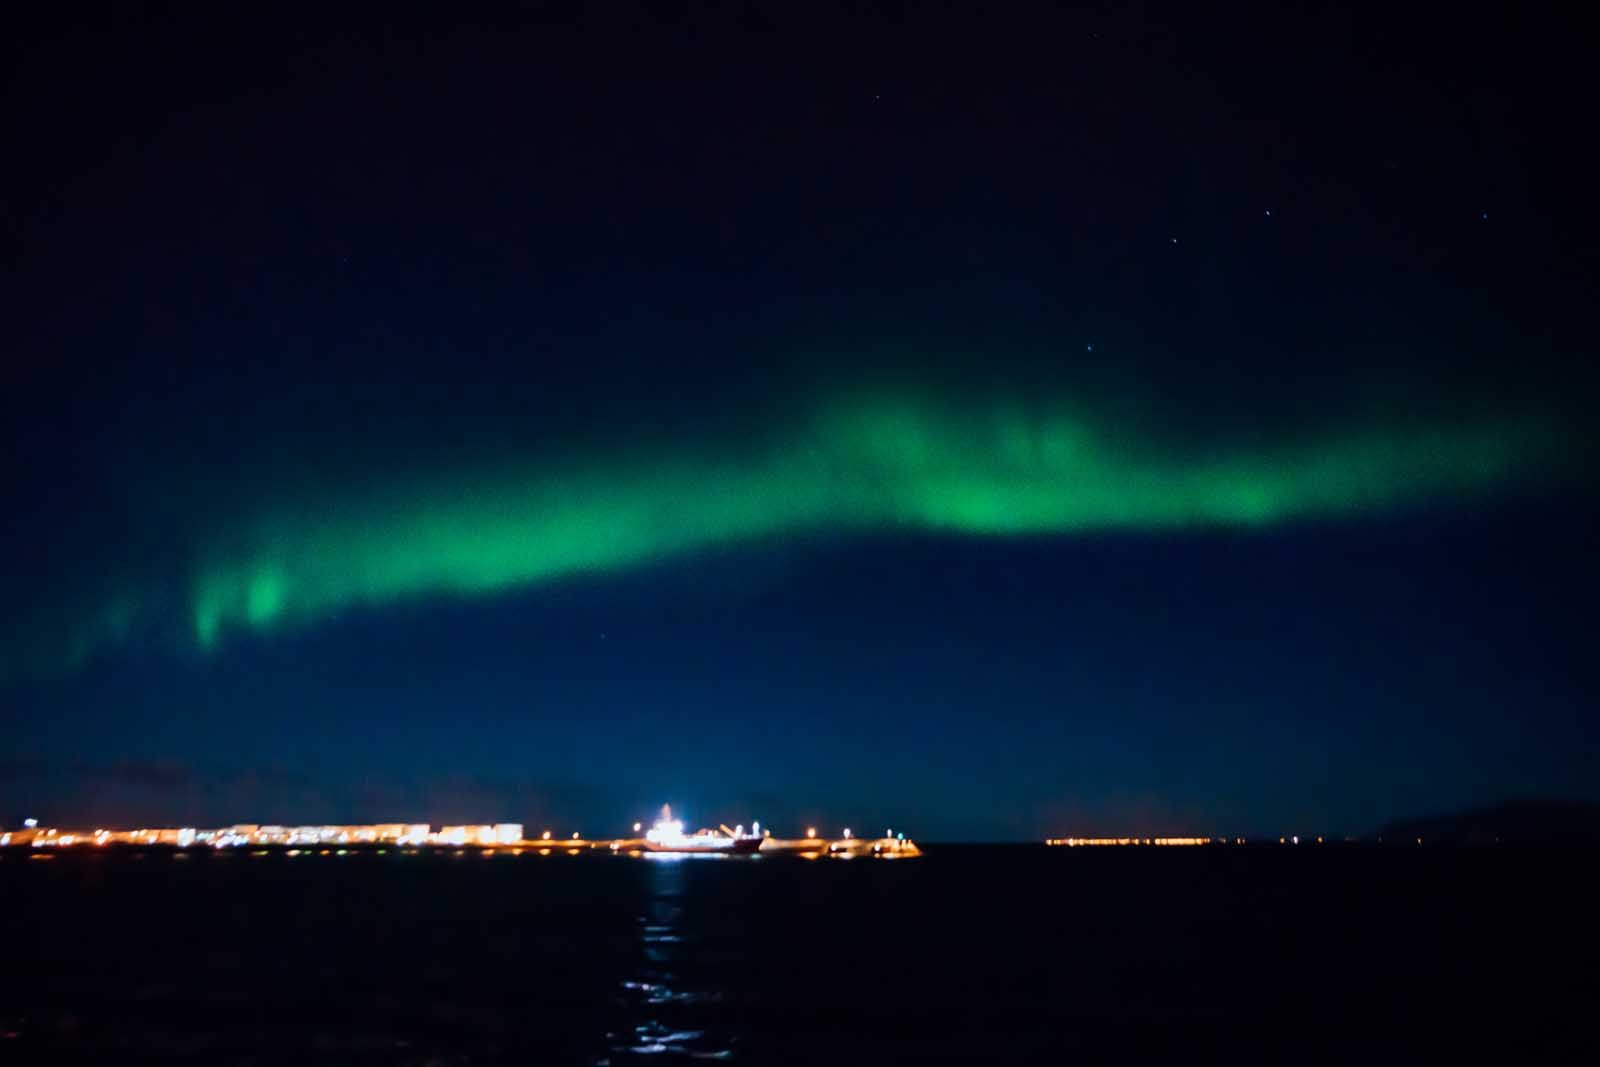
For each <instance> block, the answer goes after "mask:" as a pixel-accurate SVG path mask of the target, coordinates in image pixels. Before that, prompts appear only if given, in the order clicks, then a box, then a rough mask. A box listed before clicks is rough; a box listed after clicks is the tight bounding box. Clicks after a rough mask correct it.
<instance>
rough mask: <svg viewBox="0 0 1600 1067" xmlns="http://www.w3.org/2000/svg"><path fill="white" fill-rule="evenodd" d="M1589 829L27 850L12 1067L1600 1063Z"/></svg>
mask: <svg viewBox="0 0 1600 1067" xmlns="http://www.w3.org/2000/svg"><path fill="white" fill-rule="evenodd" d="M1592 857H1593V853H1592V852H1591V851H1586V850H1559V849H1546V850H1523V849H1498V848H1484V849H1446V848H1406V847H1396V846H1379V847H1356V846H1339V847H1335V846H1325V847H1321V848H1316V847H1307V846H1301V847H1299V848H1273V847H1261V848H1237V847H1229V848H1207V849H1104V850H1101V849H1072V850H1068V849H1045V848H1043V847H1027V846H1016V847H961V846H949V847H943V848H941V847H937V846H935V847H932V848H930V849H929V851H928V854H927V855H926V856H925V857H923V858H921V859H918V860H910V861H900V862H873V861H868V860H855V861H849V862H839V861H832V862H830V861H821V862H807V861H804V860H800V859H796V858H791V857H783V856H777V857H773V856H766V857H761V858H759V859H756V860H754V861H741V860H730V859H687V860H678V861H669V862H660V861H651V860H636V859H628V858H626V857H617V856H611V855H600V854H593V855H591V854H584V855H581V856H576V857H570V856H567V855H564V854H561V853H556V854H554V855H551V856H548V857H542V856H538V855H536V854H533V853H527V854H524V855H521V856H512V855H509V854H507V853H505V852H501V853H499V854H496V855H494V856H491V857H485V856H482V855H479V854H478V853H476V852H473V851H468V852H466V853H464V854H460V855H457V854H453V853H445V854H436V855H402V854H399V853H395V852H391V853H388V854H385V855H378V854H375V853H366V854H362V853H352V854H350V855H347V856H337V855H331V856H326V857H323V856H316V855H305V856H299V857H295V858H290V857H288V856H285V855H283V854H281V853H277V854H272V855H265V856H252V855H250V854H248V853H243V852H234V853H229V854H227V855H216V854H211V853H206V852H199V851H197V852H196V853H195V854H193V855H191V856H189V857H187V858H181V859H180V858H174V856H173V855H172V854H169V853H154V852H153V853H148V854H145V855H142V856H139V855H133V854H118V855H111V854H79V855H61V856H58V857H57V858H55V859H52V860H48V861H34V860H30V859H29V858H28V856H27V855H26V854H18V853H15V852H12V853H9V854H6V855H5V856H4V858H3V859H0V915H3V917H0V936H3V941H4V955H5V963H4V964H3V967H0V972H3V978H0V1035H3V1036H0V1063H25V1062H76V1061H83V1062H88V1061H94V1062H109V1063H121V1062H131V1061H140V1062H195V1063H202V1062H203V1063H211V1062H230V1063H297V1064H313V1063H314V1064H322V1063H328V1064H333V1063H339V1064H366V1063H373V1064H378V1063H384V1064H388V1063H396V1064H467V1063H471V1064H494V1063H555V1064H561V1063H573V1064H599V1063H610V1064H625V1063H663V1062H699V1061H704V1062H733V1063H816V1064H832V1063H906V1062H930V1061H931V1062H946V1063H968V1062H974V1063H976V1062H1061V1061H1064V1060H1066V1059H1069V1058H1073V1059H1080V1060H1081V1059H1089V1060H1094V1061H1103V1060H1112V1059H1115V1060H1118V1061H1121V1062H1162V1063H1170V1062H1177V1061H1183V1060H1196V1061H1199V1058H1200V1057H1202V1056H1206V1057H1209V1056H1213V1055H1223V1056H1227V1057H1228V1058H1229V1059H1232V1060H1235V1061H1240V1060H1244V1061H1262V1060H1269V1059H1270V1060H1273V1061H1282V1060H1287V1059H1291V1058H1292V1059H1294V1060H1297V1061H1303V1060H1306V1059H1314V1060H1331V1061H1344V1062H1348V1061H1349V1060H1352V1059H1356V1058H1361V1059H1365V1060H1373V1059H1376V1060H1379V1061H1383V1062H1389V1061H1395V1060H1401V1059H1406V1060H1411V1059H1417V1058H1424V1059H1427V1060H1428V1061H1430V1062H1433V1061H1436V1060H1437V1059H1438V1058H1439V1057H1441V1056H1449V1057H1452V1058H1455V1057H1461V1058H1466V1057H1471V1058H1472V1060H1473V1061H1476V1060H1478V1059H1481V1058H1482V1057H1484V1056H1485V1055H1489V1056H1494V1057H1497V1058H1501V1059H1503V1060H1504V1061H1505V1062H1515V1063H1527V1062H1584V1061H1588V1062H1595V1054H1596V1052H1597V1050H1600V1038H1597V1036H1596V1027H1597V1026H1600V1021H1597V1020H1600V936H1597V931H1600V922H1597V908H1596V888H1597V887H1596V883H1595V880H1594V878H1593V877H1592V875H1591V874H1590V872H1589V865H1590V864H1589V861H1590V860H1591V858H1592Z"/></svg>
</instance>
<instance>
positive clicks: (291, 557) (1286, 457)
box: [190, 400, 1549, 648]
mask: <svg viewBox="0 0 1600 1067" xmlns="http://www.w3.org/2000/svg"><path fill="white" fill-rule="evenodd" d="M1548 451H1549V449H1548V447H1547V442H1545V441H1544V440H1543V439H1542V438H1541V437H1540V436H1539V435H1538V434H1537V433H1532V432H1529V431H1528V430H1527V427H1526V426H1525V425H1524V424H1519V423H1495V424H1486V425H1485V424H1480V425H1475V426H1466V427H1460V426H1456V427H1439V426H1416V427H1402V428H1394V427H1379V428H1373V429H1367V430H1360V431H1347V432H1338V433H1335V432H1327V433H1324V434H1323V435H1322V436H1317V437H1306V438H1304V439H1299V440H1294V441H1290V442H1279V443H1269V444H1266V445H1254V446H1251V447H1248V448H1246V447H1235V448H1225V447H1222V446H1211V447H1207V448H1204V449H1202V448H1200V447H1198V446H1193V447H1180V446H1177V445H1174V444H1172V443H1171V442H1170V441H1169V440H1168V439H1167V438H1166V437H1165V436H1164V435H1155V434H1149V433H1140V432H1138V431H1137V430H1136V429H1134V428H1131V427H1130V428H1126V429H1125V428H1121V427H1113V426H1108V425H1105V424H1102V423H1100V422H1097V421H1095V420H1093V419H1090V418H1085V417H1081V416H1077V415H1074V414H1071V413H1069V412H1065V411H1059V410H1058V411H1055V412H1051V413H1043V414H1041V413H1038V412H1031V411H1028V410H1025V409H1024V408H1023V407H1021V406H1016V407H1010V408H1006V407H1003V406H997V407H990V408H987V409H983V410H979V411H976V412H974V411H971V410H962V409H959V408H956V407H954V406H950V405H939V404H930V403H922V402H916V401H905V400H889V401H872V400H865V401H862V402H857V403H850V404H835V405H832V406H829V407H826V408H824V409H823V411H822V413H821V414H820V415H819V416H818V417H816V418H814V419H812V420H810V421H808V422H805V423H802V424H799V425H798V426H797V427H796V428H795V429H794V430H793V431H792V432H791V433H790V434H789V435H788V436H786V437H785V438H784V439H782V440H780V441H778V442H776V443H768V444H766V445H764V446H762V447H761V448H759V449H758V450H753V451H752V450H750V449H749V448H748V447H747V449H746V451H745V452H744V453H742V454H741V452H740V450H739V449H737V448H728V449H725V450H723V451H722V452H717V451H708V450H706V449H704V448H701V449H698V450H694V451H689V450H685V451H683V452H681V453H676V454H675V453H672V452H671V451H670V450H669V451H667V452H665V453H659V454H651V455H639V456H635V457H633V458H632V459H614V460H612V461H609V462H606V463H603V464H597V465H595V466H592V467H578V468H567V469H553V468H550V467H548V466H539V465H537V464H530V465H527V466H526V468H525V469H521V470H514V471H512V472H511V473H505V472H502V473H499V474H494V475H486V474H484V473H482V472H472V471H464V472H461V473H460V474H459V475H457V476H455V477H450V478H446V477H442V476H431V477H429V478H427V479H424V480H422V481H420V482H418V481H399V480H396V481H395V482H393V483H392V484H390V485H389V486H388V487H386V488H381V489H373V488H371V487H366V488H362V489H353V490H351V491H350V492H349V493H348V494H345V495H342V496H340V497H339V498H337V499H322V500H317V501H293V502H291V504H290V506H278V507H264V508H263V509H262V510H261V511H260V512H259V513H258V514H257V515H256V516H255V518H253V519H251V520H250V521H248V522H246V523H244V524H242V525H241V526H240V528H239V529H238V530H236V531H235V532H234V533H233V534H231V535H230V536H229V537H227V538H220V539H218V546H217V547H216V548H215V550H214V551H212V552H211V553H210V554H209V555H208V556H207V557H206V559H205V560H204V562H203V563H201V564H199V565H198V566H197V567H196V569H195V571H194V573H193V574H192V576H191V579H190V588H191V598H192V599H191V601H190V611H191V613H192V633H193V637H194V640H195V641H196V642H197V643H198V644H199V645H200V646H201V647H203V648H210V647H212V646H213V645H214V644H216V643H217V641H218V640H219V639H220V638H221V637H223V636H224V635H225V634H226V633H227V632H228V631H229V630H231V629H235V628H251V629H265V628H271V627H275V626H280V625H283V624H285V623H294V622H301V623H303V622H310V621H314V620H317V619H319V618H323V617H326V616H327V615H329V614H330V613H332V612H334V611H337V610H339V609H342V608H345V607H350V606H358V605H381V604H385V603H390V602H393V601H396V600H400V599H402V598H407V597H415V596H420V595H427V594H454V595H465V596H471V595H478V594H486V593H495V592H499V591H502V590H509V589H515V588H518V587H524V586H528V585H531V584H534V583H538V582H540V581H545V580H549V579H553V578H558V577H563V576H570V575H578V574H583V573H594V572H606V571H614V570H617V569H619V568H626V567H629V566H634V565H637V564H641V563H645V562H649V561H653V560H659V559H663V558H667V557H670V556H673V555H676V554H681V553H685V552H691V551H694V550H697V549H702V548H710V547H715V546H719V545H726V544H732V543H737V542H743V541H749V540H752V539H757V538H763V537H770V536H777V535H782V534H786V533H791V532H794V533H803V532H807V531H819V530H846V531H849V530H861V531H869V530H884V529H905V530H936V531H945V532H949V533H955V534H966V535H973V536H1011V535H1036V534H1063V533H1071V532H1075V531H1089V530H1115V529H1139V530H1161V529H1173V530H1181V529H1186V528H1195V527H1215V526H1233V527H1252V526H1261V525H1266V524H1275V523H1281V522H1286V521H1293V520H1300V519H1307V518H1319V517H1329V518H1344V517H1362V516H1367V515H1373V514H1378V513H1381V512H1383V511H1386V510H1388V509H1392V508H1394V507H1397V506H1401V505H1406V504H1410V503H1413V502H1416V501H1419V500H1427V499H1454V498H1459V497H1463V496H1468V495H1471V494H1476V493H1481V492H1484V491H1487V490H1491V489H1493V488H1494V487H1496V486H1498V485H1501V484H1502V483H1505V482H1507V481H1508V480H1510V479H1511V478H1512V477H1513V476H1514V475H1515V474H1517V473H1518V472H1519V471H1521V472H1525V471H1527V470H1530V469H1533V468H1536V467H1539V466H1542V465H1548V461H1549V456H1548Z"/></svg>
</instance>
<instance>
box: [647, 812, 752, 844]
mask: <svg viewBox="0 0 1600 1067" xmlns="http://www.w3.org/2000/svg"><path fill="white" fill-rule="evenodd" d="M760 848H761V824H760V823H753V824H752V825H751V827H750V832H749V833H748V834H747V833H745V832H744V827H743V826H736V827H734V828H733V829H732V830H730V829H728V828H727V827H726V826H719V827H718V828H717V829H715V830H696V831H695V832H694V833H692V834H686V833H684V832H683V820H682V819H674V818H673V817H672V806H671V805H670V804H663V805H662V806H661V818H659V819H657V820H656V821H655V823H654V825H652V826H651V827H650V829H649V830H647V831H645V835H644V850H645V851H646V852H704V853H713V854H723V855H736V856H747V855H750V854H752V853H754V852H756V851H758V850H759V849H760Z"/></svg>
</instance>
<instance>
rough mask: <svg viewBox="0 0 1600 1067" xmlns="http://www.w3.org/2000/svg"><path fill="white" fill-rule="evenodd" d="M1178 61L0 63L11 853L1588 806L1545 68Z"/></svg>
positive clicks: (817, 42)
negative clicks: (144, 828) (42, 828)
mask: <svg viewBox="0 0 1600 1067" xmlns="http://www.w3.org/2000/svg"><path fill="white" fill-rule="evenodd" d="M1192 7H1193V5H1173V6H1172V7H1171V8H1166V7H1162V6H1150V7H1144V8H1142V9H1141V7H1140V6H1139V5H1126V4H1121V3H1108V4H1104V5H1097V6H1085V7H1081V8H1077V9H1075V10H1066V9H1064V8H1059V9H1057V8H1054V7H1053V8H1052V9H1051V13H1050V14H1048V15H1045V14H1040V13H1035V14H1032V15H1028V16H1026V17H1024V16H1022V15H1019V14H1017V13H1015V11H1013V13H1011V14H1001V15H998V16H997V15H996V14H995V13H994V12H988V11H985V10H984V9H983V8H982V7H981V6H979V5H955V6H951V7H942V6H939V5H933V4H905V5H896V6H889V7H881V8H878V7H870V8H869V7H852V8H841V9H827V8H822V7H817V6H814V5H792V4H769V5H758V6H754V7H734V6H729V7H722V6H710V5H694V6H693V10H694V12H695V14H693V15H687V14H683V13H677V14H672V13H667V12H666V11H665V9H664V8H661V6H660V5H644V6H641V7H633V6H630V5H626V4H604V5H593V6H592V7H588V6H585V5H571V4H549V5H544V4H523V5H509V4H507V5H489V6H484V7H481V8H478V9H475V10H473V11H471V12H468V13H466V14H465V15H458V13H457V12H455V11H454V10H453V9H452V10H449V11H447V10H446V9H445V8H442V7H438V6H436V5H434V6H430V7H428V8H410V7H407V6H405V5H371V6H358V5H340V6H339V7H338V9H337V10H335V11H332V12H329V11H320V10H319V11H315V12H313V11H312V10H310V9H302V8H295V7H291V8H284V9H276V8H274V9H268V8H252V9H250V10H247V11H214V10H209V9H202V8H200V7H198V6H195V5H177V6H173V7H165V6H161V7H139V6H136V5H132V4H128V5H118V6H116V7H115V8H102V9H98V10H97V9H94V8H89V9H80V8H69V9H63V10H61V11H56V12H48V13H44V12H38V11H35V12H32V13H30V14H29V15H28V16H27V18H26V19H25V20H24V21H22V22H16V23H12V24H10V26H9V27H8V31H7V34H6V35H5V36H6V38H7V40H6V41H5V42H4V43H3V45H0V49H3V58H4V90H3V98H0V102H3V107H0V131H3V142H0V143H3V144H4V145H5V153H4V159H5V163H4V166H3V175H4V176H3V178H0V191H3V195H0V227H3V230H0V257H3V259H0V264H3V267H4V278H5V287H4V288H5V296H4V304H3V306H4V308H5V316H4V318H5V323H6V327H5V332H4V337H5V349H6V351H7V353H8V357H9V358H8V359H7V360H6V361H5V368H4V370H3V371H0V374H3V376H4V377H3V379H0V380H3V383H4V390H3V394H0V479H3V480H0V493H3V496H0V500H3V502H4V509H3V513H4V522H3V526H0V582H3V585H0V588H3V589H4V590H5V596H4V601H3V602H4V603H5V605H6V610H5V613H4V617H5V620H6V625H5V627H4V628H3V629H0V726H3V737H4V741H3V743H0V823H3V824H6V825H16V824H18V823H19V822H20V820H21V818H23V817H24V816H35V817H39V818H41V819H42V820H46V821H53V822H59V823H74V822H86V823H92V824H95V825H116V826H128V825H139V824H156V825H195V824H198V825H207V824H216V823H223V822H233V821H248V822H282V821H290V822H300V821H334V820H350V821H356V820H359V821H380V820H382V821H390V820H394V821H398V820H418V821H421V820H432V821H434V822H435V823H438V822H442V821H446V820H462V819H469V820H472V821H496V820H514V821H522V822H525V823H527V824H528V825H529V827H530V829H539V828H542V827H545V826H549V827H553V828H555V829H557V830H558V831H564V830H574V829H575V830H582V831H584V832H585V833H588V834H591V835H596V836H601V835H606V834H612V833H615V832H619V831H622V830H624V829H625V828H626V826H627V825H629V824H631V823H632V822H633V821H634V820H635V819H638V818H641V817H645V816H647V815H648V814H649V813H650V812H651V811H652V810H653V809H654V807H656V806H658V805H659V804H660V803H662V802H663V801H671V802H672V803H673V804H674V806H675V807H677V808H679V809H680V810H683V811H685V812H686V813H687V815H688V817H689V819H690V821H691V822H693V823H713V824H714V823H715V822H716V821H717V820H718V819H726V820H727V821H728V822H730V823H731V822H733V821H736V820H737V821H741V822H746V823H748V822H749V820H750V818H751V817H752V816H753V817H757V818H761V819H762V820H763V821H765V822H766V823H768V824H769V825H773V826H775V827H776V828H777V829H778V830H779V831H780V832H784V831H798V830H799V829H801V828H802V827H803V826H804V825H806V824H807V823H815V824H817V825H819V826H827V827H830V828H834V827H838V826H843V825H852V826H855V827H858V828H862V827H865V828H871V829H874V830H876V829H878V828H879V827H894V828H896V829H900V828H904V829H906V830H908V831H910V832H912V833H913V834H915V835H917V836H920V837H923V838H926V839H935V840H937V839H945V840H955V839H977V838H997V839H1021V838H1037V837H1042V836H1045V835H1046V834H1058V833H1059V834H1066V833H1099V832H1124V831H1135V832H1172V833H1178V832H1202V833H1211V832H1216V833H1229V834H1232V833H1270V834H1273V835H1276V834H1278V833H1280V832H1281V833H1294V832H1309V833H1318V832H1322V833H1330V834H1359V833H1365V832H1368V831H1370V830H1372V829H1374V828H1375V827H1376V826H1377V825H1378V824H1380V823H1382V822H1383V821H1384V820H1385V819H1387V818H1389V817H1391V816H1396V815H1402V814H1414V813H1418V812H1424V811H1448V810H1452V809H1457V808H1465V807H1471V806H1476V805H1484V804H1492V803H1496V802H1499V801H1502V800H1506V799H1509V798H1518V797H1569V798H1578V799H1589V800H1600V730H1597V728H1596V723H1595V708H1594V697H1593V694H1594V693H1595V692H1596V688H1597V683H1600V670H1597V668H1596V666H1595V664H1594V659H1595V657H1594V655H1593V651H1592V648H1591V646H1592V645H1593V644H1594V643H1595V642H1594V630H1595V626H1594V623H1593V617H1594V614H1595V611H1596V609H1597V604H1600V582H1597V580H1596V578H1597V575H1596V567H1595V564H1594V560H1593V555H1594V547H1593V546H1594V544H1595V540H1596V535H1597V533H1600V523H1597V521H1596V519H1597V515H1600V513H1597V508H1596V494H1595V488H1596V487H1595V482H1594V478H1593V475H1592V473H1591V471H1592V468H1591V466H1590V461H1591V459H1592V457H1593V456H1594V455H1595V451H1596V450H1595V447H1594V446H1595V440H1594V433H1593V431H1592V429H1590V428H1589V426H1588V422H1589V418H1588V417H1589V413H1590V411H1591V410H1592V408H1593V407H1594V404H1595V399H1596V388H1595V387H1596V375H1595V372H1594V369H1593V366H1592V361H1591V359H1590V357H1591V354H1592V352H1593V351H1594V312H1593V283H1592V278H1593V277H1594V276H1596V275H1597V274H1600V263H1597V262H1596V260H1597V258H1600V257H1597V255H1596V251H1595V249H1596V247H1597V245H1596V243H1595V234H1596V227H1595V226H1594V225H1593V216H1594V212H1593V208H1592V206H1591V204H1590V203H1589V201H1590V200H1591V199H1592V197H1593V189H1594V188H1596V187H1600V181H1597V180H1596V176H1595V175H1594V174H1593V172H1592V170H1591V169H1590V165H1589V164H1588V163H1586V162H1583V161H1582V157H1583V156H1584V155H1585V152H1584V150H1583V147H1582V146H1583V142H1584V141H1585V140H1586V139H1587V137H1588V134H1587V133H1586V132H1585V131H1586V130H1587V128H1588V126H1589V125H1590V123H1591V121H1592V116H1591V115H1589V114H1588V113H1587V111H1588V109H1587V108H1586V106H1585V103H1584V102H1585V100H1586V99H1587V97H1588V89H1587V80H1588V74H1587V70H1588V68H1589V67H1591V66H1592V61H1591V60H1590V59H1589V58H1588V57H1586V56H1585V54H1584V53H1583V50H1582V48H1581V47H1580V46H1581V44H1582V42H1583V35H1582V34H1580V33H1579V31H1578V28H1577V27H1576V26H1575V25H1573V26H1568V25H1564V24H1563V23H1562V22H1561V20H1560V19H1559V18H1553V17H1552V15H1551V13H1549V12H1544V13H1538V14H1535V13H1533V12H1528V13H1520V12H1518V11H1512V10H1511V9H1509V8H1508V9H1506V10H1505V11H1504V12H1502V13H1501V14H1499V15H1498V16H1495V17H1494V18H1489V19H1477V20H1475V19H1473V18H1470V17H1467V16H1465V15H1464V14H1463V13H1462V12H1461V10H1460V9H1459V8H1456V9H1440V10H1439V11H1437V12H1431V13H1430V12H1423V11H1420V10H1417V11H1413V12H1412V13H1406V12H1401V11H1396V10H1395V9H1394V8H1392V7H1387V6H1385V7H1373V8H1371V9H1363V8H1359V7H1357V8H1356V9H1354V10H1352V8H1351V6H1350V5H1331V6H1328V7H1325V8H1323V7H1316V6H1313V7H1310V8H1304V9H1301V10H1299V11H1295V12H1286V11H1283V10H1280V8H1281V7H1282V5H1269V6H1264V7H1262V8H1260V9H1257V10H1246V9H1244V8H1239V9H1237V10H1235V9H1230V11H1231V12H1232V13H1231V15H1230V19H1229V20H1228V21H1217V20H1215V19H1212V18H1207V17H1205V16H1203V15H1202V14H1201V13H1200V12H1199V11H1197V10H1191V8H1192ZM1040 10H1041V11H1043V10H1044V9H1040Z"/></svg>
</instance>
